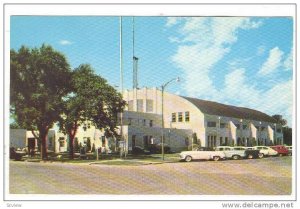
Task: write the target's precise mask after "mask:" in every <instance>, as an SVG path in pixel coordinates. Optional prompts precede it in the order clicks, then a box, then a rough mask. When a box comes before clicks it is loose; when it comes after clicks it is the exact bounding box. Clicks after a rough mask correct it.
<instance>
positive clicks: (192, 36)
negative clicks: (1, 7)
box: [10, 16, 293, 126]
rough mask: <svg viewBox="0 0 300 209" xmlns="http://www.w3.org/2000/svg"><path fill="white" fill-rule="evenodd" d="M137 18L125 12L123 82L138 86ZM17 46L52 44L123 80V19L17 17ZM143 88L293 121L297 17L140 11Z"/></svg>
mask: <svg viewBox="0 0 300 209" xmlns="http://www.w3.org/2000/svg"><path fill="white" fill-rule="evenodd" d="M131 21H132V18H131V17H123V51H124V88H125V89H131V88H132V24H131V23H132V22H131ZM10 32H11V40H10V41H11V42H10V44H11V48H13V49H16V50H17V49H19V48H20V47H21V45H26V46H28V47H40V46H41V45H42V44H43V43H46V44H50V45H51V46H53V47H54V48H55V49H56V50H58V51H61V52H62V53H64V54H65V55H66V57H67V58H68V61H69V63H70V64H71V66H72V68H75V67H77V66H78V65H80V64H82V63H89V64H91V65H92V67H93V68H94V70H95V71H96V72H97V74H99V75H101V76H102V77H104V78H106V79H107V80H108V82H109V83H110V84H111V85H119V18H118V17H101V16H12V17H11V30H10ZM135 56H137V57H138V58H139V75H138V77H139V87H143V86H147V87H154V86H157V87H158V86H160V85H161V84H163V83H165V82H167V81H169V80H170V79H172V78H175V77H177V76H179V77H180V78H181V82H180V83H173V84H170V85H169V86H168V88H167V91H169V92H172V93H176V94H180V95H184V96H192V97H197V98H200V99H206V100H212V101H217V102H221V103H225V104H231V105H236V106H243V107H249V108H254V109H257V110H260V111H263V112H265V113H267V114H270V115H273V114H282V115H283V116H284V118H285V119H287V120H288V122H289V126H291V125H292V124H291V122H292V107H293V69H292V63H293V19H292V18H288V17H268V18H258V17H251V18H247V17H135Z"/></svg>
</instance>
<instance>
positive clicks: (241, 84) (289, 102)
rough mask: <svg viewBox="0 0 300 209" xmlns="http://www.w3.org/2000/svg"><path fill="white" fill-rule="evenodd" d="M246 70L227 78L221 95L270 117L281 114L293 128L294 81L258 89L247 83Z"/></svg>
mask: <svg viewBox="0 0 300 209" xmlns="http://www.w3.org/2000/svg"><path fill="white" fill-rule="evenodd" d="M245 72H246V70H245V69H235V70H233V71H232V72H230V73H229V74H227V75H226V76H225V86H226V87H225V88H224V89H223V90H221V91H220V94H222V95H226V98H228V99H230V101H231V103H232V102H234V103H236V104H239V106H244V107H249V108H253V109H256V110H259V111H262V112H265V113H267V114H270V115H274V114H281V115H283V117H284V118H285V119H287V121H288V125H289V126H291V125H292V124H291V122H292V110H293V81H292V80H288V81H284V82H281V83H275V84H274V86H273V87H272V88H270V89H267V90H262V89H258V88H257V87H255V86H254V85H251V84H250V83H249V82H247V77H246V75H245Z"/></svg>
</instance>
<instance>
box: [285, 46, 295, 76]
mask: <svg viewBox="0 0 300 209" xmlns="http://www.w3.org/2000/svg"><path fill="white" fill-rule="evenodd" d="M283 67H284V70H285V71H288V70H292V69H293V48H292V49H291V52H290V53H289V54H288V56H287V58H286V59H285V60H284V62H283Z"/></svg>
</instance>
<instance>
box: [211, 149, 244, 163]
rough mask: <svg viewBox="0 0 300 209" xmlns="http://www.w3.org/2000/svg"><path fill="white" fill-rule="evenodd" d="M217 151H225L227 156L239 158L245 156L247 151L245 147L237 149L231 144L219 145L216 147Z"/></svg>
mask: <svg viewBox="0 0 300 209" xmlns="http://www.w3.org/2000/svg"><path fill="white" fill-rule="evenodd" d="M215 150H216V151H223V152H224V154H225V156H226V158H230V159H234V160H238V159H241V158H244V157H245V156H246V155H245V151H246V150H244V149H235V147H230V146H218V147H216V149H215Z"/></svg>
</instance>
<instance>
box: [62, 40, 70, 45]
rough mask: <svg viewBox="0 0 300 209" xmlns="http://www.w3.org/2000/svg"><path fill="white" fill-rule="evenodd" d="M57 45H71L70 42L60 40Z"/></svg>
mask: <svg viewBox="0 0 300 209" xmlns="http://www.w3.org/2000/svg"><path fill="white" fill-rule="evenodd" d="M59 44H61V45H71V44H73V43H72V42H71V41H68V40H60V41H59Z"/></svg>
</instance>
